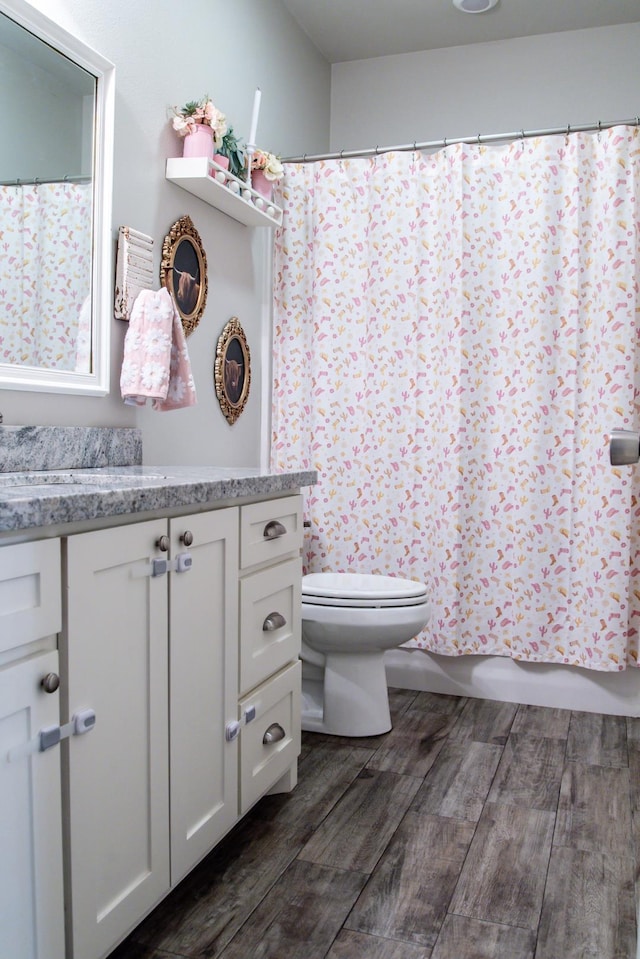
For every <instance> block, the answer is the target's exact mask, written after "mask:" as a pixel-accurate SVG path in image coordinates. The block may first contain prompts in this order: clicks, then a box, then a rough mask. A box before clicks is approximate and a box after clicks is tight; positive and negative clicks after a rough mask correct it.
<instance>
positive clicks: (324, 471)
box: [272, 127, 640, 670]
mask: <svg viewBox="0 0 640 959" xmlns="http://www.w3.org/2000/svg"><path fill="white" fill-rule="evenodd" d="M285 169H286V177H285V181H284V185H283V192H282V198H283V204H284V209H285V216H284V222H283V226H282V228H281V230H280V231H279V233H278V235H277V237H276V248H275V298H274V331H275V346H274V357H273V362H274V394H273V411H272V416H273V437H272V465H273V468H274V469H278V470H280V469H293V468H299V467H305V468H306V467H310V468H315V469H317V470H318V474H319V482H318V485H317V486H315V487H313V488H312V489H311V490H310V491H309V492H308V495H307V496H306V501H305V511H306V517H307V518H308V519H309V520H310V522H311V528H310V530H309V534H310V535H309V536H308V537H307V542H306V544H305V556H304V565H305V569H306V570H307V571H309V572H311V571H322V570H332V571H355V570H359V571H363V572H373V573H383V574H389V575H398V576H405V577H408V578H411V579H416V580H420V581H423V582H425V583H426V584H427V586H428V589H429V592H430V595H431V601H432V617H431V622H430V623H429V625H428V626H427V628H426V629H425V630H424V632H423V633H422V634H421V635H420V636H419V637H416V639H415V640H414V641H413V642H412V643H411V645H414V646H419V647H422V648H425V649H428V650H431V651H434V652H437V653H443V654H449V655H461V654H477V653H482V654H494V655H502V656H511V657H513V658H515V659H519V660H526V661H530V662H547V663H565V664H572V665H577V666H582V667H589V668H593V669H599V670H621V669H624V668H625V667H626V666H627V665H628V664H634V665H636V664H637V660H638V616H639V612H640V582H638V577H639V576H640V555H639V550H640V546H639V543H638V537H637V532H636V530H637V527H638V522H639V519H640V516H639V513H640V509H639V505H638V494H637V486H636V484H635V481H634V474H633V471H632V470H630V469H629V468H623V469H614V468H612V467H611V466H610V464H609V461H608V447H607V439H606V434H607V432H608V430H610V429H612V428H625V427H627V428H633V427H635V426H637V425H640V424H638V422H637V405H638V387H639V385H640V356H639V351H638V330H639V325H640V315H639V312H638V310H639V303H638V269H637V263H636V260H637V249H638V198H639V197H640V134H639V132H638V130H637V129H636V128H627V127H616V128H613V129H610V130H608V131H606V132H605V131H603V132H601V133H598V134H584V133H580V134H569V135H567V136H566V137H564V136H563V137H557V136H555V137H543V138H538V139H524V138H523V139H522V140H520V141H518V142H512V143H510V144H508V145H502V146H484V145H475V144H474V145H464V144H458V145H455V146H451V147H447V148H446V149H443V150H441V151H439V152H437V153H435V154H432V155H423V154H420V153H416V152H414V153H402V152H400V153H390V154H386V155H382V156H379V157H375V158H371V159H364V158H361V159H349V160H335V161H323V162H317V163H314V164H301V165H287V166H286V168H285Z"/></svg>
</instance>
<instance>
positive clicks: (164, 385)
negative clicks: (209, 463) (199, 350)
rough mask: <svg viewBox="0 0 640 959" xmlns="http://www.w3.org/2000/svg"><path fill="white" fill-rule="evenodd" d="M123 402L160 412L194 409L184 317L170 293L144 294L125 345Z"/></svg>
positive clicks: (194, 399) (121, 385)
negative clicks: (192, 407)
mask: <svg viewBox="0 0 640 959" xmlns="http://www.w3.org/2000/svg"><path fill="white" fill-rule="evenodd" d="M120 391H121V393H122V398H123V399H124V402H125V403H127V404H130V405H134V406H144V405H145V403H146V402H147V400H148V399H150V400H151V401H152V404H151V405H152V406H153V409H155V410H175V409H180V408H182V407H186V406H193V405H194V404H195V402H196V391H195V386H194V382H193V376H192V373H191V364H190V362H189V354H188V352H187V344H186V339H185V335H184V330H183V328H182V322H181V320H180V315H179V313H178V311H177V310H176V307H175V304H174V302H173V300H172V298H171V294H170V293H169V291H168V290H167V289H165V288H164V287H163V288H162V289H161V290H158V291H155V290H141V291H140V293H139V294H138V296H137V297H136V299H135V302H134V304H133V309H132V311H131V319H130V320H129V326H128V329H127V333H126V336H125V341H124V357H123V361H122V371H121V374H120Z"/></svg>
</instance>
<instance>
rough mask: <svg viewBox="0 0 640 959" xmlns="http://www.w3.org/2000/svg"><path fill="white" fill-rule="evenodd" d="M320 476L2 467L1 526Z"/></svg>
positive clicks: (153, 507) (241, 492)
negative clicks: (25, 470)
mask: <svg viewBox="0 0 640 959" xmlns="http://www.w3.org/2000/svg"><path fill="white" fill-rule="evenodd" d="M316 481H317V474H316V472H315V471H314V470H300V471H299V472H291V473H265V472H264V471H262V470H260V469H259V468H257V467H256V468H253V467H251V468H241V467H237V468H236V467H214V466H152V467H146V466H110V467H100V468H95V469H87V468H80V469H55V470H42V471H39V472H32V471H28V472H0V532H6V531H17V530H21V529H24V530H26V529H33V528H36V527H41V526H52V525H59V524H65V523H78V522H84V521H87V520H97V519H103V518H105V517H111V516H113V517H116V516H123V515H125V514H132V513H136V514H137V513H142V512H147V511H157V510H161V511H164V510H167V511H171V510H173V509H175V510H178V509H181V508H183V507H196V506H201V505H203V504H211V505H212V507H214V506H215V504H216V502H222V501H225V500H234V499H238V498H241V497H259V496H266V495H270V494H271V495H273V494H277V493H286V492H290V491H292V490H295V489H298V488H300V487H304V486H313V485H314V483H316Z"/></svg>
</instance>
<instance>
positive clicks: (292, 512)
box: [240, 496, 302, 569]
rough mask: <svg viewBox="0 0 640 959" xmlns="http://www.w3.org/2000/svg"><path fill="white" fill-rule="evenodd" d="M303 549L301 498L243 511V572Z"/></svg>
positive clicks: (276, 501) (241, 542)
mask: <svg viewBox="0 0 640 959" xmlns="http://www.w3.org/2000/svg"><path fill="white" fill-rule="evenodd" d="M301 548H302V496H285V497H282V499H272V500H266V501H265V502H264V503H251V504H249V505H248V506H243V507H241V510H240V568H241V569H247V567H249V566H254V565H255V564H256V563H264V562H268V561H269V560H275V559H278V558H279V557H280V556H285V555H286V554H287V553H291V552H295V551H297V550H300V549H301Z"/></svg>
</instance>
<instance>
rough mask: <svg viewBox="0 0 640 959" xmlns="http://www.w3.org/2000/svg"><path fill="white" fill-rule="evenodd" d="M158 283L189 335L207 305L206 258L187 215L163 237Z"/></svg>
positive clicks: (177, 221)
mask: <svg viewBox="0 0 640 959" xmlns="http://www.w3.org/2000/svg"><path fill="white" fill-rule="evenodd" d="M160 282H161V283H162V285H163V286H166V288H167V289H168V290H169V293H170V294H171V298H172V299H173V302H174V303H175V305H176V309H177V311H178V313H179V314H180V318H181V320H182V327H183V329H184V333H185V336H189V334H190V333H193V331H194V330H195V328H196V326H197V325H198V323H199V322H200V317H201V316H202V314H203V313H204V308H205V304H206V302H207V256H206V253H205V252H204V248H203V246H202V240H201V239H200V235H199V233H198V231H197V230H196V228H195V226H194V225H193V221H192V219H191V217H190V216H183V217H181V218H180V219H179V220H176V222H175V223H174V224H173V226H172V227H171V229H170V230H169V232H168V233H167V235H166V236H165V238H164V241H163V243H162V262H161V264H160Z"/></svg>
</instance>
